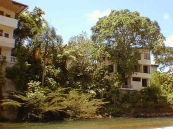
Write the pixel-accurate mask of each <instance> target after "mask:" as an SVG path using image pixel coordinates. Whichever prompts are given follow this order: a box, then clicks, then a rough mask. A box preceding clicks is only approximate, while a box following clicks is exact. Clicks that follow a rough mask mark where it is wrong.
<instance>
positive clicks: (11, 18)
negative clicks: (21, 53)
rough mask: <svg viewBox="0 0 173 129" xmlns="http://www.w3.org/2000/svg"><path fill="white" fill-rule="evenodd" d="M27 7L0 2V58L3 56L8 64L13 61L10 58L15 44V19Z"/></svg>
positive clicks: (9, 2)
mask: <svg viewBox="0 0 173 129" xmlns="http://www.w3.org/2000/svg"><path fill="white" fill-rule="evenodd" d="M27 7H28V6H26V5H24V4H21V3H18V2H15V1H11V0H0V56H1V57H2V56H3V57H4V56H5V57H6V60H7V62H8V63H13V62H14V61H15V58H14V57H12V56H11V49H12V48H14V43H15V40H14V38H13V31H14V29H15V28H17V22H18V21H17V19H16V17H17V15H19V14H20V13H21V12H23V11H24V10H25V9H26V8H27Z"/></svg>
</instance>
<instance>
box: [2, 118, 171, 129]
mask: <svg viewBox="0 0 173 129" xmlns="http://www.w3.org/2000/svg"><path fill="white" fill-rule="evenodd" d="M0 125H1V126H0V128H1V129H14V128H15V129H28V128H36V129H43V128H44V129H57V128H58V129H117V128H122V129H134V128H137V129H155V128H161V129H164V128H166V127H173V121H172V118H111V119H90V120H88V119H87V120H77V121H63V122H47V123H28V122H25V123H0Z"/></svg>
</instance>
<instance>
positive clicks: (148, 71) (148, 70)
mask: <svg viewBox="0 0 173 129" xmlns="http://www.w3.org/2000/svg"><path fill="white" fill-rule="evenodd" d="M143 72H144V73H150V69H149V66H145V65H144V66H143Z"/></svg>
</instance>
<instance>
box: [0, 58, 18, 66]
mask: <svg viewBox="0 0 173 129" xmlns="http://www.w3.org/2000/svg"><path fill="white" fill-rule="evenodd" d="M3 60H6V63H5V66H6V67H11V66H13V65H14V64H15V63H17V58H16V57H14V56H7V57H6V56H3V55H0V62H1V61H3Z"/></svg>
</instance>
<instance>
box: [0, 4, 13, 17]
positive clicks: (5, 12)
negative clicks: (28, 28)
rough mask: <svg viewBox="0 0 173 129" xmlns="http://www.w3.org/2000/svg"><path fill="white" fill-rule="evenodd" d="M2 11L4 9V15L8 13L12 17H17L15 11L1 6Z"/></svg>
mask: <svg viewBox="0 0 173 129" xmlns="http://www.w3.org/2000/svg"><path fill="white" fill-rule="evenodd" d="M0 11H4V15H6V14H8V15H10V16H11V18H15V13H14V12H13V11H10V10H7V9H5V8H3V7H1V6H0Z"/></svg>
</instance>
